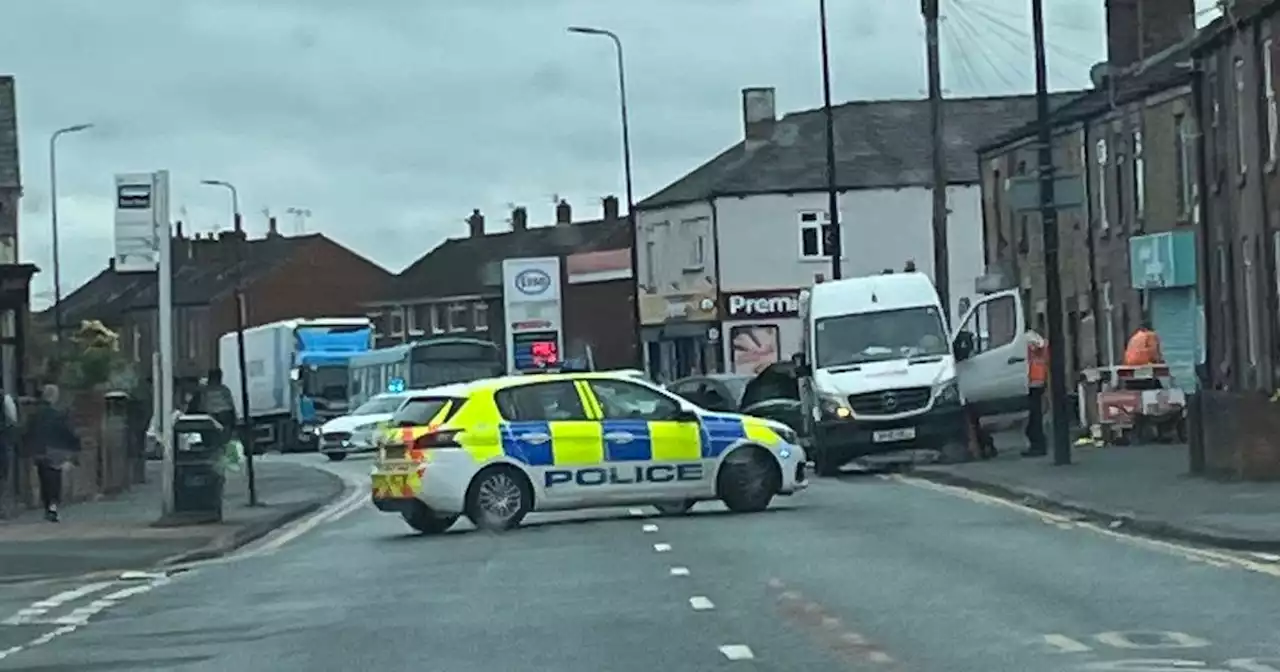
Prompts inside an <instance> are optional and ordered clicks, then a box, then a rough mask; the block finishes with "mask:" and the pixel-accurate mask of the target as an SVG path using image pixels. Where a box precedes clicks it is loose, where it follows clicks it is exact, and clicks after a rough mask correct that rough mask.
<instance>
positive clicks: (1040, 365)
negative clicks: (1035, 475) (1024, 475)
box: [1022, 329, 1049, 457]
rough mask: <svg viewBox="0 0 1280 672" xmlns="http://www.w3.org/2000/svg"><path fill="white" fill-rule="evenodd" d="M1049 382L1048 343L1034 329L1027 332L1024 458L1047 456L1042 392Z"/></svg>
mask: <svg viewBox="0 0 1280 672" xmlns="http://www.w3.org/2000/svg"><path fill="white" fill-rule="evenodd" d="M1048 380H1049V342H1048V341H1046V340H1045V338H1044V337H1043V336H1041V335H1040V334H1039V333H1037V332H1036V330H1035V329H1028V330H1027V383H1028V389H1029V393H1028V394H1027V444H1028V446H1027V449H1026V450H1025V451H1023V453H1022V455H1023V456H1024V457H1041V456H1043V455H1047V454H1048V452H1049V451H1048V448H1047V447H1046V446H1045V438H1044V390H1045V384H1046V383H1047V382H1048Z"/></svg>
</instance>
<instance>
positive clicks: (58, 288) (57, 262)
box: [49, 124, 93, 353]
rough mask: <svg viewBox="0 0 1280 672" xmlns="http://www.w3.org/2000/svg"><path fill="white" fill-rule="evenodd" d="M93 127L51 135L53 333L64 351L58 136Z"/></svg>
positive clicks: (81, 126) (50, 189) (75, 126)
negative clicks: (59, 233) (59, 241)
mask: <svg viewBox="0 0 1280 672" xmlns="http://www.w3.org/2000/svg"><path fill="white" fill-rule="evenodd" d="M91 128H93V124H76V125H74V126H67V127H65V128H59V129H58V130H56V131H54V132H53V135H51V136H49V220H50V227H51V229H52V233H53V333H54V336H55V338H56V339H57V351H58V352H59V353H61V352H62V259H61V255H60V254H59V252H58V138H60V137H62V136H64V135H67V134H69V133H79V132H81V131H87V130H89V129H91Z"/></svg>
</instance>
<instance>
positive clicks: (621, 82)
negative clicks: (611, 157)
mask: <svg viewBox="0 0 1280 672" xmlns="http://www.w3.org/2000/svg"><path fill="white" fill-rule="evenodd" d="M569 32H571V33H577V34H579V35H598V36H603V37H607V38H609V39H610V40H612V41H613V47H614V51H615V52H616V53H617V55H618V103H619V107H620V108H621V110H622V171H623V179H624V180H625V181H626V189H627V225H628V227H629V228H630V229H631V272H632V273H636V274H637V277H636V278H635V280H636V281H635V282H632V283H631V289H632V292H633V294H632V300H631V310H632V314H633V317H634V319H635V321H636V359H637V361H640V360H642V359H643V357H642V355H641V350H640V347H641V346H640V343H641V338H640V334H641V323H640V284H639V275H638V273H639V270H638V269H639V267H640V252H639V250H638V249H637V243H638V242H639V239H640V235H639V229H638V228H637V227H636V199H635V192H634V190H633V189H632V185H631V125H630V123H629V122H628V121H627V74H626V68H625V67H624V65H623V59H622V40H621V39H619V38H618V36H617V34H615V33H614V32H612V31H609V30H605V29H603V28H590V27H586V26H570V27H569Z"/></svg>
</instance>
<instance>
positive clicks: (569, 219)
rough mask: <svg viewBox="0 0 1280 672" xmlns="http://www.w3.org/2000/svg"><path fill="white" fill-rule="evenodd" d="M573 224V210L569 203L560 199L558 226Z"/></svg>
mask: <svg viewBox="0 0 1280 672" xmlns="http://www.w3.org/2000/svg"><path fill="white" fill-rule="evenodd" d="M572 223H573V208H572V207H571V206H570V205H569V201H566V200H564V199H563V198H562V199H560V203H558V204H557V205H556V226H564V225H566V224H572Z"/></svg>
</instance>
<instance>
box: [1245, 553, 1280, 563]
mask: <svg viewBox="0 0 1280 672" xmlns="http://www.w3.org/2000/svg"><path fill="white" fill-rule="evenodd" d="M1249 555H1252V556H1253V557H1255V558H1257V559H1259V560H1261V561H1263V562H1280V555H1276V554H1275V553H1250V554H1249Z"/></svg>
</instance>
